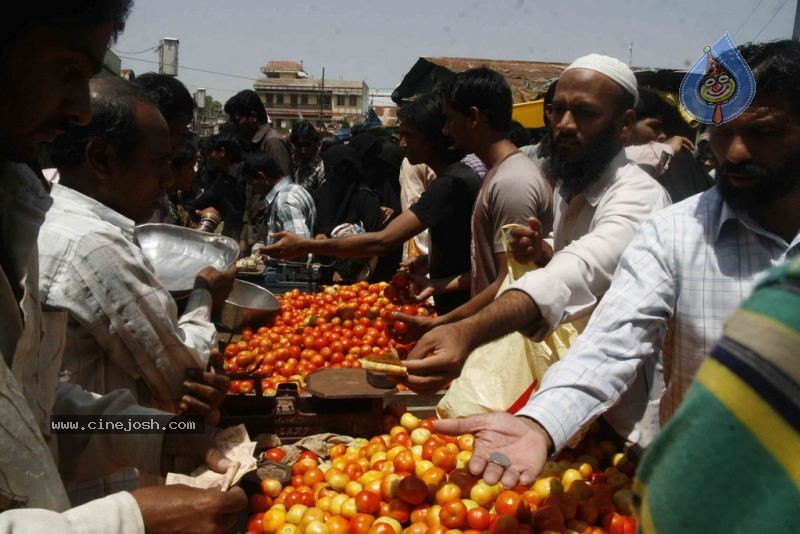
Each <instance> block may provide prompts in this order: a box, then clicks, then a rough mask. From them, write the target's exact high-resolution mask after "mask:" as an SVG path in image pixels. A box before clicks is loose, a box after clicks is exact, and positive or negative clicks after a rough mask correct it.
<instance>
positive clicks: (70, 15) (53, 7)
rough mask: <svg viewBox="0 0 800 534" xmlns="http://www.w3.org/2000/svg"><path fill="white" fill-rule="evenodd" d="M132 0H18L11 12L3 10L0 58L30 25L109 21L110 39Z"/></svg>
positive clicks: (120, 28) (119, 29)
mask: <svg viewBox="0 0 800 534" xmlns="http://www.w3.org/2000/svg"><path fill="white" fill-rule="evenodd" d="M132 6H133V0H83V1H80V2H70V1H67V2H65V1H64V0H45V1H44V2H18V3H15V4H14V10H13V15H12V14H10V13H9V14H7V15H6V16H4V17H2V22H0V58H2V57H5V54H6V53H7V52H8V50H9V49H10V48H11V46H12V45H13V44H14V42H15V41H16V40H17V39H19V37H20V35H21V34H22V33H23V32H25V31H27V30H29V29H30V28H31V27H33V26H37V25H45V26H56V27H64V28H74V27H78V28H91V27H94V26H97V25H99V24H103V23H105V22H111V23H112V28H113V30H112V39H113V40H115V41H116V39H117V36H118V35H119V34H120V33H122V31H123V30H124V29H125V21H126V20H127V18H128V13H130V10H131V7H132Z"/></svg>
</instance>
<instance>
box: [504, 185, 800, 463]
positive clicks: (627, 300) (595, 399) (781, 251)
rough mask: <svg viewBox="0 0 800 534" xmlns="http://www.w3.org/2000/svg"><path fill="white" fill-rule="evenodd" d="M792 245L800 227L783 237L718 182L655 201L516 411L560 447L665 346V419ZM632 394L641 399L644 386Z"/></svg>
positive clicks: (796, 245)
mask: <svg viewBox="0 0 800 534" xmlns="http://www.w3.org/2000/svg"><path fill="white" fill-rule="evenodd" d="M798 252H800V234H798V235H795V236H794V238H793V239H792V240H791V242H789V243H787V242H786V241H785V240H784V239H782V238H781V237H780V236H777V235H775V234H773V233H771V232H768V231H767V230H765V229H764V228H762V227H761V226H760V225H759V224H758V223H756V222H755V221H754V220H753V219H752V218H751V217H749V216H748V215H746V214H744V213H741V212H738V211H735V210H733V209H731V208H730V207H729V206H728V205H727V204H726V203H725V202H723V200H722V197H721V196H720V193H719V191H718V189H717V188H716V187H714V188H712V189H710V190H708V191H706V192H705V193H702V194H699V195H695V196H693V197H690V198H688V199H686V200H685V201H683V202H680V203H678V204H675V205H673V206H670V207H668V208H666V209H664V210H661V211H660V212H658V213H656V214H655V215H653V216H652V217H651V218H650V219H648V220H646V221H645V222H643V223H642V225H641V227H640V228H639V232H638V233H637V234H636V236H635V237H634V238H633V241H632V242H631V244H630V246H629V247H628V248H627V249H626V250H625V252H624V253H623V255H622V258H621V259H620V263H619V267H618V268H617V271H616V273H615V274H614V278H613V280H612V282H611V287H610V289H609V290H608V292H607V293H606V294H605V296H604V297H603V300H601V301H600V304H599V305H598V306H597V308H596V309H595V311H594V313H593V314H592V318H591V320H590V321H589V325H588V326H587V328H586V330H585V331H584V332H583V334H582V335H581V336H580V337H579V338H578V339H577V340H576V341H575V343H573V345H572V348H571V349H570V351H569V352H568V353H567V356H566V357H565V358H564V359H563V360H561V361H559V362H558V363H556V364H555V365H554V366H553V367H551V368H550V370H549V371H548V372H547V374H546V375H545V377H544V380H543V382H542V388H541V390H540V391H539V392H538V393H537V394H536V395H534V396H533V397H532V398H531V400H530V401H529V402H528V405H527V406H526V407H525V408H523V409H522V410H520V411H519V412H518V414H519V415H525V416H528V417H532V418H534V419H536V420H537V421H539V423H541V424H542V425H543V426H544V427H545V429H547V431H548V433H549V434H550V436H551V437H552V438H553V442H554V444H555V446H556V448H557V449H558V448H560V447H562V446H564V445H565V444H566V442H567V441H568V440H569V439H570V438H571V437H572V436H573V435H575V434H576V433H578V432H579V431H580V430H581V429H582V428H584V427H585V425H587V424H588V423H589V422H590V421H591V420H592V419H594V418H595V417H597V416H598V415H600V414H601V413H603V412H605V411H606V410H608V409H609V408H610V407H612V406H614V404H615V403H616V402H617V401H619V399H620V397H621V396H622V394H623V393H625V392H626V390H628V388H629V386H630V384H631V383H632V382H633V381H634V379H635V378H636V376H637V372H638V371H639V370H640V369H641V366H642V364H643V363H646V362H648V361H651V362H652V361H653V360H654V359H658V357H659V354H661V353H662V350H663V357H662V363H663V367H664V378H665V380H666V392H665V393H664V396H663V398H661V399H660V406H659V408H660V412H661V420H662V422H663V421H665V420H666V419H668V418H669V417H670V416H671V415H672V414H673V413H674V412H675V410H676V408H677V406H678V404H680V402H681V400H682V399H683V396H684V392H685V391H686V389H687V388H688V387H689V384H690V383H691V381H692V379H693V378H694V376H695V374H696V373H697V370H698V368H699V367H700V364H701V363H702V362H703V360H705V358H706V355H707V354H708V353H709V351H710V350H711V349H712V347H713V346H714V345H715V344H716V342H717V341H718V340H719V338H720V337H721V335H722V330H723V325H724V322H725V319H727V318H728V317H729V316H730V315H731V314H732V313H733V312H734V311H735V310H736V308H737V307H738V306H739V305H740V304H741V303H742V301H743V300H744V299H745V298H746V297H747V296H748V295H749V294H750V292H751V291H752V289H753V287H754V286H755V284H756V282H757V279H758V277H759V276H760V275H761V274H762V273H763V272H764V271H765V270H766V269H768V268H770V267H772V266H774V265H777V264H779V263H781V262H783V261H784V260H785V259H787V258H791V257H794V256H797V255H798ZM631 392H632V391H628V393H631ZM637 396H644V397H645V398H644V399H642V398H638V399H631V400H632V401H633V402H638V403H644V404H647V398H646V396H647V395H646V392H643V391H637ZM626 399H630V395H627V396H626ZM657 401H658V399H657V398H656V399H651V402H657Z"/></svg>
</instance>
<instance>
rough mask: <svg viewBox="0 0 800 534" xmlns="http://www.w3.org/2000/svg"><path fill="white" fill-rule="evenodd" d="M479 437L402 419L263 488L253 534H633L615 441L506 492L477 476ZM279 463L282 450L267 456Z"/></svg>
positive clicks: (589, 447)
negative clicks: (473, 469)
mask: <svg viewBox="0 0 800 534" xmlns="http://www.w3.org/2000/svg"><path fill="white" fill-rule="evenodd" d="M473 442H474V437H473V436H472V435H470V434H464V435H461V436H458V437H450V436H444V435H440V434H437V433H435V432H433V430H432V419H422V420H420V419H418V418H417V417H416V416H414V415H413V414H411V413H406V414H404V415H403V416H402V417H401V419H400V424H399V425H397V426H395V427H393V428H391V429H390V430H389V432H388V433H386V434H383V435H379V436H375V437H373V438H372V439H369V440H367V439H356V440H355V442H353V443H352V444H351V445H350V446H345V445H342V444H337V445H334V446H332V447H331V448H330V449H329V451H328V455H327V457H325V458H320V457H318V456H317V455H316V454H315V453H313V452H311V451H304V452H303V453H301V455H300V457H299V459H298V460H297V461H296V462H295V463H294V464H293V465H292V473H293V476H292V479H291V483H290V484H286V485H282V484H281V483H280V482H279V481H278V480H276V479H272V478H265V479H263V480H262V481H261V492H260V493H257V494H255V495H252V496H251V497H250V512H251V516H250V519H249V522H248V532H251V533H267V534H274V533H281V534H294V533H300V534H346V533H348V534H401V533H404V534H439V533H445V532H463V533H465V534H466V533H470V534H474V533H479V532H486V531H490V532H495V533H510V532H531V533H533V532H548V533H554V532H562V533H563V532H567V531H568V530H569V531H574V532H577V533H580V534H633V533H634V532H635V530H636V523H635V519H634V517H633V514H634V510H633V493H632V491H631V477H632V476H633V473H634V470H635V467H636V466H635V464H634V463H633V462H632V461H631V460H630V459H628V457H627V456H625V455H624V454H622V453H621V452H618V451H617V448H616V446H615V445H614V444H613V443H612V442H610V441H601V440H599V439H598V440H595V439H594V438H593V437H592V436H589V437H588V438H587V439H585V440H584V442H583V443H582V444H581V445H580V446H579V447H578V448H577V449H572V450H569V451H568V452H564V453H562V454H561V455H560V456H559V457H558V458H557V459H556V460H552V461H548V462H547V463H546V464H545V466H544V469H543V471H542V473H541V475H540V476H539V477H538V478H537V479H536V481H535V482H534V483H533V484H532V485H530V486H521V485H520V486H518V487H516V488H514V489H503V488H502V486H500V485H499V484H497V485H494V486H490V485H488V484H486V483H485V482H484V481H483V480H482V479H479V478H477V477H474V476H472V475H471V474H470V473H469V471H468V470H467V469H466V464H467V462H468V461H469V458H470V456H471V455H472V447H473ZM267 456H268V457H269V458H270V459H272V460H277V461H280V460H281V458H282V450H281V449H271V450H270V451H267Z"/></svg>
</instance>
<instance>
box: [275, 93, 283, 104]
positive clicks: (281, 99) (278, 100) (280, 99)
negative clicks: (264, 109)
mask: <svg viewBox="0 0 800 534" xmlns="http://www.w3.org/2000/svg"><path fill="white" fill-rule="evenodd" d="M275 98H276V102H277V103H278V104H283V95H276V97H275Z"/></svg>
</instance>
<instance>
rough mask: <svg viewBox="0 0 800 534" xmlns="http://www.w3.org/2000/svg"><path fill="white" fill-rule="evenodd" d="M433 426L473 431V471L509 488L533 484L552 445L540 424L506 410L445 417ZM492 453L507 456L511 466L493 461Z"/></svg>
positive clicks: (448, 430)
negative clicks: (462, 416) (455, 417)
mask: <svg viewBox="0 0 800 534" xmlns="http://www.w3.org/2000/svg"><path fill="white" fill-rule="evenodd" d="M433 428H434V430H436V432H440V433H442V434H448V435H453V436H457V435H459V434H467V433H470V434H473V435H474V436H475V444H474V450H473V452H472V458H471V459H470V461H469V471H470V473H472V474H473V475H475V476H480V477H483V479H484V480H485V481H486V483H487V484H489V485H492V484H497V483H498V482H500V483H502V484H503V487H505V488H513V487H516V485H517V484H522V485H523V486H530V485H531V484H533V482H534V481H535V480H536V476H537V475H538V474H539V473H540V472H541V470H542V467H543V466H544V463H545V461H546V460H547V456H548V450H549V449H550V447H551V446H552V443H551V441H550V436H549V435H548V434H547V432H546V431H545V430H544V429H543V428H542V427H541V426H539V424H538V423H536V422H535V421H533V420H531V419H526V418H524V417H516V416H514V415H511V414H509V413H505V412H499V413H490V414H481V415H473V416H472V417H467V418H464V419H441V420H438V421H434V422H433ZM492 453H500V454H503V455H505V456H506V458H508V460H510V463H511V465H509V466H508V467H506V468H503V467H502V466H501V465H498V464H497V463H493V462H490V461H489V458H490V455H491V454H492Z"/></svg>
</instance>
